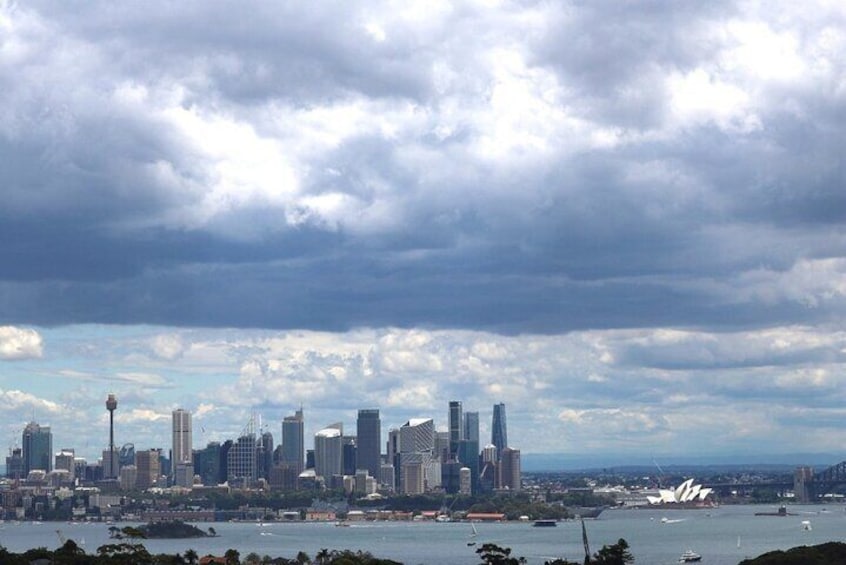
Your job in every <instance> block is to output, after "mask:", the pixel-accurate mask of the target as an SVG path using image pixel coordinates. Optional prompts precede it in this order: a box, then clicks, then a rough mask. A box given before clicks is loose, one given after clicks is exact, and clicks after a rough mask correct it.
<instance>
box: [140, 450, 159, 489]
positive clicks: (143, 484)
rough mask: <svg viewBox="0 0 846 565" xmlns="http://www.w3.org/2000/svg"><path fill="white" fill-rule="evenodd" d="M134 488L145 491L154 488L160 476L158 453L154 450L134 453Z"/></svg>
mask: <svg viewBox="0 0 846 565" xmlns="http://www.w3.org/2000/svg"><path fill="white" fill-rule="evenodd" d="M135 469H136V475H135V486H136V487H138V488H139V489H142V490H143V489H146V488H150V487H152V486H155V484H156V482H158V480H159V475H161V465H160V464H159V452H158V451H157V450H155V449H148V450H145V451H136V452H135Z"/></svg>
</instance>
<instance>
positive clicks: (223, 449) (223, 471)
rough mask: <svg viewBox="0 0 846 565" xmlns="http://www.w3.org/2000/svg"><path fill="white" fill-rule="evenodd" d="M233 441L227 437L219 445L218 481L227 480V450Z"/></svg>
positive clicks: (233, 443) (230, 447)
mask: <svg viewBox="0 0 846 565" xmlns="http://www.w3.org/2000/svg"><path fill="white" fill-rule="evenodd" d="M233 445H235V442H234V441H232V440H231V439H227V440H226V441H224V442H223V443H222V444H221V445H220V471H219V477H220V478H219V479H218V483H225V482H227V481H228V480H229V451H230V450H231V449H232V446H233Z"/></svg>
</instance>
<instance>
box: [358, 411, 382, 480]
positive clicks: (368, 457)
mask: <svg viewBox="0 0 846 565" xmlns="http://www.w3.org/2000/svg"><path fill="white" fill-rule="evenodd" d="M356 435H357V440H356V463H355V466H356V469H366V470H367V472H368V473H370V476H371V477H373V478H376V479H378V478H379V474H380V470H381V466H382V420H380V419H379V410H378V409H376V408H373V409H366V410H359V411H358V420H356Z"/></svg>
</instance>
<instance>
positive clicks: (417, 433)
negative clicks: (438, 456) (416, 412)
mask: <svg viewBox="0 0 846 565" xmlns="http://www.w3.org/2000/svg"><path fill="white" fill-rule="evenodd" d="M399 444H400V452H401V453H412V452H427V453H432V452H433V451H434V449H435V423H434V422H433V421H432V419H431V418H412V419H411V420H409V421H408V422H406V423H405V424H403V425H402V427H400V441H399Z"/></svg>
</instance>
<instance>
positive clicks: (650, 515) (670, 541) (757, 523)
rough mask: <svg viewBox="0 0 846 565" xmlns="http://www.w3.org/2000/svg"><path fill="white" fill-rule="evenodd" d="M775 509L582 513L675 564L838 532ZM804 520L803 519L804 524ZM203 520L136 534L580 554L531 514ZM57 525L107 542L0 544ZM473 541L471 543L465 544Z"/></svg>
mask: <svg viewBox="0 0 846 565" xmlns="http://www.w3.org/2000/svg"><path fill="white" fill-rule="evenodd" d="M775 510H776V507H775V506H722V507H718V508H712V509H707V510H646V509H640V510H635V509H614V510H608V511H606V512H604V513H603V514H602V516H601V517H600V518H599V519H598V520H590V521H587V522H586V526H587V531H588V536H589V539H590V545H591V550H592V551H596V549H598V548H600V547H601V546H602V545H603V544H609V543H614V542H616V541H617V540H618V539H619V538H624V539H626V541H628V543H629V545H630V547H631V551H632V553H633V554H634V556H635V563H640V564H644V565H661V564H668V565H669V564H671V563H677V562H678V558H679V556H680V555H681V554H682V552H684V551H685V550H686V549H692V550H693V551H696V552H697V553H700V554H702V561H701V563H703V564H706V565H736V564H737V563H738V562H739V561H741V560H742V559H744V558H746V557H754V556H757V555H760V554H761V553H764V552H766V551H770V550H773V549H787V548H790V547H794V546H797V545H813V544H818V543H823V542H826V541H846V511H844V506H841V505H824V506H822V505H813V506H789V507H788V511H789V512H790V513H791V514H792V515H789V516H785V517H777V516H755V513H756V512H775ZM664 518H666V520H663V519H664ZM803 521H807V522H809V523H810V530H808V529H806V527H805V526H803ZM117 525H118V526H121V527H122V526H124V525H126V524H124V523H119V524H117ZM209 525H211V526H212V527H214V529H215V530H216V531H217V533H218V537H215V538H201V539H192V540H144V544H145V545H146V546H147V548H148V549H149V550H150V551H151V552H152V553H171V554H175V553H184V552H185V550H186V549H189V548H193V549H194V550H195V551H197V553H198V554H199V555H206V554H209V553H211V554H215V555H222V554H223V553H224V552H225V551H226V550H227V549H229V548H234V549H237V550H238V551H239V552H240V553H241V556H242V557H243V556H245V555H246V554H248V553H250V552H253V551H254V552H256V553H258V554H259V555H270V556H272V557H278V556H281V557H288V558H291V557H294V556H295V555H296V554H297V552H298V551H305V552H306V553H308V554H309V555H310V556H311V557H314V556H315V554H316V553H317V552H318V551H320V549H322V548H327V549H352V550H364V551H369V552H371V553H373V554H374V555H376V556H377V557H383V558H390V559H395V560H397V561H401V562H402V563H405V564H407V565H414V564H426V565H434V564H441V563H446V564H455V565H465V564H466V565H471V564H476V563H479V560H478V556H477V555H476V553H475V549H476V548H478V547H481V545H482V544H483V543H486V542H493V543H496V544H498V545H500V546H504V547H510V548H511V549H512V551H513V553H512V555H515V556H524V557H526V558H527V560H528V563H529V564H531V565H540V564H542V563H543V562H544V561H545V560H549V559H553V558H555V557H564V558H567V559H570V560H571V561H581V560H582V558H583V557H584V550H583V548H582V538H581V526H580V524H579V523H578V522H561V523H559V524H558V526H557V527H555V528H535V527H532V525H531V523H513V522H512V523H493V524H488V523H477V524H475V527H476V530H477V532H478V535H477V536H476V537H471V534H472V528H471V525H470V524H468V523H462V522H448V523H434V522H366V523H360V524H357V523H354V524H351V525H350V526H349V527H342V528H341V527H336V526H335V524H334V523H264V524H256V523H245V522H242V523H214V524H198V526H199V527H201V528H204V529H205V528H207V527H208V526H209ZM57 530H58V532H57ZM59 534H61V535H63V536H64V537H66V538H70V539H73V540H74V541H76V542H77V543H78V544H80V545H81V546H82V547H83V548H84V549H85V550H86V552H88V553H94V552H96V549H97V547H99V546H100V545H103V544H105V543H112V542H113V541H114V540H110V539H109V534H108V526H107V525H105V524H102V523H100V524H70V523H64V522H44V523H41V524H37V523H27V522H22V523H9V522H7V523H5V524H2V525H0V545H3V546H5V547H6V548H8V549H9V550H11V551H16V552H19V551H24V550H26V549H29V548H33V547H48V548H55V547H58V546H59V545H60V542H59ZM473 542H475V545H468V544H472V543H473Z"/></svg>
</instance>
